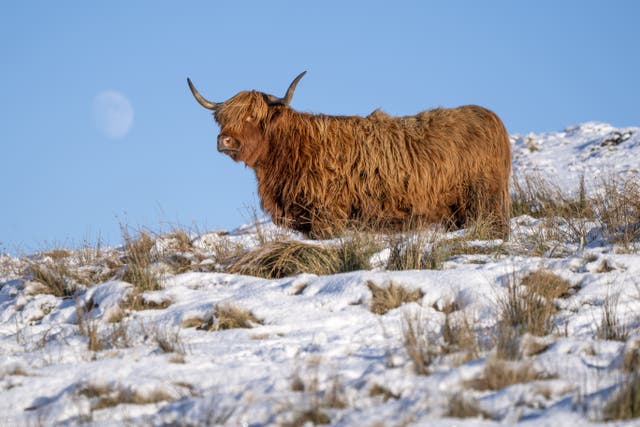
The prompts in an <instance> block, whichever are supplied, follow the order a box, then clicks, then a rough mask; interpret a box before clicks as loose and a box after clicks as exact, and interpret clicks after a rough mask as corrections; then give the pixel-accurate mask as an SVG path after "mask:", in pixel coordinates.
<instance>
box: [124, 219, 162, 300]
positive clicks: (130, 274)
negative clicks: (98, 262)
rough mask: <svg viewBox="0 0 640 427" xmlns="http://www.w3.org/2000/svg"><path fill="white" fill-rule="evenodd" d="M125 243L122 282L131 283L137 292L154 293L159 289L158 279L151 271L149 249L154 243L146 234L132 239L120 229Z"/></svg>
mask: <svg viewBox="0 0 640 427" xmlns="http://www.w3.org/2000/svg"><path fill="white" fill-rule="evenodd" d="M122 235H123V239H124V241H125V253H126V255H125V263H126V266H125V270H124V274H123V276H122V280H124V281H125V282H129V283H131V284H132V285H133V286H134V287H135V288H136V290H137V291H139V292H145V291H156V290H159V289H161V286H160V278H159V277H158V274H157V273H156V272H155V271H153V268H152V267H153V265H152V264H153V261H154V260H153V259H152V256H151V248H152V247H153V245H154V243H155V241H154V239H153V238H152V237H151V236H150V235H149V234H148V233H146V232H144V231H142V232H140V233H139V236H138V237H137V238H135V239H134V238H132V237H131V235H130V234H129V232H128V230H127V229H126V228H124V227H123V228H122Z"/></svg>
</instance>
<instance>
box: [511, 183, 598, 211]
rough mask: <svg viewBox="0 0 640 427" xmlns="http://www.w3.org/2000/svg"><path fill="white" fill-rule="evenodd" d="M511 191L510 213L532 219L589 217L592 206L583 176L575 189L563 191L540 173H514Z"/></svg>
mask: <svg viewBox="0 0 640 427" xmlns="http://www.w3.org/2000/svg"><path fill="white" fill-rule="evenodd" d="M512 189H513V191H512V193H511V216H512V217H516V216H520V215H530V216H533V217H535V218H550V217H563V218H567V217H569V218H590V219H591V218H593V216H594V213H593V207H592V205H591V203H590V199H589V198H588V197H587V191H586V187H585V182H584V177H583V178H582V179H581V180H580V184H579V187H578V190H577V191H576V192H574V194H567V193H565V191H563V190H562V189H561V188H560V186H558V185H556V184H553V183H551V182H550V181H549V180H546V179H544V178H542V177H540V176H525V177H524V178H521V177H517V176H514V177H513V181H512Z"/></svg>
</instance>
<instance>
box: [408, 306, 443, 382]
mask: <svg viewBox="0 0 640 427" xmlns="http://www.w3.org/2000/svg"><path fill="white" fill-rule="evenodd" d="M402 336H403V345H404V348H405V351H406V352H407V355H408V356H409V359H410V360H411V363H412V365H413V370H414V372H415V373H416V374H418V375H429V374H431V365H432V364H433V362H434V361H435V358H436V357H437V356H438V349H437V348H436V346H435V345H434V344H433V342H432V341H433V340H432V337H430V336H429V334H428V333H427V330H426V327H425V324H424V321H423V319H421V318H420V316H419V315H417V314H416V315H410V314H408V313H405V314H404V315H403V317H402Z"/></svg>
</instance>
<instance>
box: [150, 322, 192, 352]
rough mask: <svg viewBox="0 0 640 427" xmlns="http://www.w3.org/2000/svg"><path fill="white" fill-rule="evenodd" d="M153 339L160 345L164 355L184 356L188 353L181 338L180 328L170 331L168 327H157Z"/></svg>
mask: <svg viewBox="0 0 640 427" xmlns="http://www.w3.org/2000/svg"><path fill="white" fill-rule="evenodd" d="M153 339H154V340H155V342H156V344H157V345H158V348H159V349H160V350H162V351H163V352H164V353H175V354H177V355H181V356H184V355H185V354H186V352H187V351H186V347H185V345H184V342H183V341H182V338H180V328H176V329H174V330H173V331H170V330H169V329H168V328H167V327H165V328H161V327H155V328H154V330H153Z"/></svg>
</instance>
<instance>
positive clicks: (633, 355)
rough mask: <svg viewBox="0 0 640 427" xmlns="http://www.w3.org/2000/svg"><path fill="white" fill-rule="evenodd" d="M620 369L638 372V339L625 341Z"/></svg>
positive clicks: (639, 347)
mask: <svg viewBox="0 0 640 427" xmlns="http://www.w3.org/2000/svg"><path fill="white" fill-rule="evenodd" d="M622 369H623V370H624V371H625V372H629V373H631V372H640V341H638V340H629V341H627V343H626V345H625V347H624V353H623V355H622Z"/></svg>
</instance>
